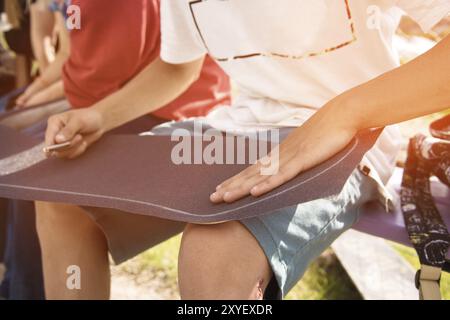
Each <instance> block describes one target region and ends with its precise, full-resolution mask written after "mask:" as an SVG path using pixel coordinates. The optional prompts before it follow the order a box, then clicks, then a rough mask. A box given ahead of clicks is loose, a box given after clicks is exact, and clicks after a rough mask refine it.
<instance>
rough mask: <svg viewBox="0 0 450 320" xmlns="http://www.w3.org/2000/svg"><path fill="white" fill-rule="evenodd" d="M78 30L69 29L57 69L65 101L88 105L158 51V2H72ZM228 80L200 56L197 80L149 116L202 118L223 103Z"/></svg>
mask: <svg viewBox="0 0 450 320" xmlns="http://www.w3.org/2000/svg"><path fill="white" fill-rule="evenodd" d="M71 4H74V5H78V6H79V7H80V12H81V29H79V30H71V31H70V43H71V54H70V58H69V59H68V61H67V62H66V64H65V65H64V68H63V79H64V88H65V92H66V97H67V99H68V100H69V102H70V103H71V105H72V107H74V108H84V107H89V106H91V105H93V104H95V103H96V102H98V101H99V100H101V99H103V98H105V97H107V96H108V95H110V94H112V93H114V92H115V91H117V90H119V89H120V88H122V87H123V86H124V85H125V84H126V83H127V82H128V81H130V80H131V79H132V78H134V77H135V76H136V75H137V74H138V73H139V72H140V71H141V70H142V69H144V68H145V67H146V66H148V65H149V64H150V63H151V62H152V61H153V60H154V59H156V58H157V57H158V56H159V53H160V17H159V0H133V1H123V0H108V1H106V2H105V1H100V0H72V2H71ZM229 92H230V85H229V80H228V77H227V76H226V75H225V74H224V73H223V71H222V70H221V69H220V68H219V67H218V66H217V65H216V63H215V62H214V61H213V60H212V59H210V58H209V57H208V58H206V60H205V64H204V67H203V71H202V74H201V77H200V79H199V80H198V81H197V82H195V83H194V84H193V85H192V86H191V87H190V88H189V90H188V91H186V92H185V93H184V94H183V95H182V96H180V97H179V98H178V99H176V100H175V101H174V102H172V103H170V104H169V105H167V106H165V107H163V108H162V109H159V110H157V111H156V112H154V113H153V114H154V115H156V116H158V117H161V118H164V119H168V120H181V119H185V118H188V117H193V116H202V115H205V114H206V113H207V112H208V111H209V110H210V109H211V108H213V107H215V106H216V105H218V104H221V103H226V102H228V101H229Z"/></svg>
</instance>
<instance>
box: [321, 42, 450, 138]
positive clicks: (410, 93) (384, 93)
mask: <svg viewBox="0 0 450 320" xmlns="http://www.w3.org/2000/svg"><path fill="white" fill-rule="evenodd" d="M331 105H335V106H334V107H330V108H332V109H336V110H333V111H331V110H329V112H333V113H335V114H337V113H338V112H337V111H338V110H337V109H340V105H342V108H344V109H345V110H346V112H345V114H344V113H342V112H341V114H342V116H343V117H344V119H343V120H344V121H346V122H348V123H349V125H352V126H354V127H355V129H357V130H360V129H365V128H372V127H382V126H386V125H389V124H393V123H398V122H401V121H406V120H409V119H412V118H416V117H420V116H423V115H426V114H430V113H434V112H438V111H442V110H445V109H447V108H450V36H447V37H446V38H445V39H443V40H442V41H441V42H440V43H439V44H437V45H436V46H435V47H434V48H433V49H431V50H430V51H428V52H427V53H425V54H423V55H422V56H420V57H418V58H417V59H415V60H413V61H411V62H409V63H407V64H405V65H403V66H402V67H400V68H397V69H395V70H392V71H390V72H388V73H385V74H384V75H382V76H380V77H378V78H376V79H374V80H372V81H370V82H368V83H365V84H363V85H361V86H359V87H356V88H354V89H352V90H350V91H348V92H346V93H344V94H343V95H342V96H341V97H338V98H337V99H336V101H335V102H332V103H331Z"/></svg>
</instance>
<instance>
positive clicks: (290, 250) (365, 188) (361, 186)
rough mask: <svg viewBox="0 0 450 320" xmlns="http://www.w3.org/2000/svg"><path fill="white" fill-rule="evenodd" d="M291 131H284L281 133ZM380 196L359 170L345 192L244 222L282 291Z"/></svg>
mask: <svg viewBox="0 0 450 320" xmlns="http://www.w3.org/2000/svg"><path fill="white" fill-rule="evenodd" d="M193 123H194V120H187V121H184V122H178V123H175V122H174V123H166V124H162V125H160V126H158V127H156V128H154V129H153V130H152V134H155V135H167V134H170V133H171V132H172V131H173V130H174V129H177V128H183V129H186V130H191V129H192V128H193ZM286 134H287V132H280V136H281V137H282V136H284V135H286ZM377 198H378V191H377V184H376V182H375V181H374V180H372V178H370V177H368V176H366V175H365V174H363V173H362V172H361V171H360V170H359V169H356V170H355V171H354V172H353V173H352V175H351V176H350V178H349V179H348V180H347V182H346V184H345V186H344V188H343V189H342V191H341V193H340V194H338V195H334V196H331V197H328V198H324V199H319V200H315V201H311V202H308V203H303V204H299V205H297V206H293V207H288V208H284V209H280V210H277V211H275V212H272V213H269V214H267V215H264V216H260V217H257V218H251V219H247V220H244V221H241V222H242V223H243V224H244V225H245V226H246V227H247V228H248V230H250V232H251V233H252V234H253V236H254V237H255V238H256V239H257V240H258V242H259V244H260V246H261V247H262V248H263V250H264V252H265V254H266V256H267V259H268V261H269V262H270V265H271V267H272V270H273V273H274V276H275V278H276V280H277V283H278V286H279V289H280V290H281V294H282V295H283V296H284V295H286V294H287V293H288V292H289V291H290V290H291V289H292V288H293V286H294V285H295V284H296V283H297V282H298V281H299V280H300V278H301V277H302V276H303V274H304V273H305V271H306V269H307V268H308V266H309V264H310V263H311V262H312V261H313V260H315V259H316V258H317V257H318V256H319V255H320V254H321V253H322V252H323V251H324V250H326V249H327V248H328V247H329V246H330V245H331V244H332V243H333V242H334V240H336V239H337V238H338V237H339V236H340V235H341V234H342V233H343V232H345V231H346V230H348V229H349V228H350V227H351V226H352V225H353V224H354V223H355V222H356V221H357V219H358V217H359V209H360V207H361V205H363V204H364V203H366V202H368V201H372V200H375V199H377Z"/></svg>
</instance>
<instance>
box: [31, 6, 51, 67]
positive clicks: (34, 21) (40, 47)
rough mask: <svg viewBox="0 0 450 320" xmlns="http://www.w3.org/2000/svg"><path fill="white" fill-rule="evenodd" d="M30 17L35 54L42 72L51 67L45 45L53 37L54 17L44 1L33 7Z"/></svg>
mask: <svg viewBox="0 0 450 320" xmlns="http://www.w3.org/2000/svg"><path fill="white" fill-rule="evenodd" d="M30 16H31V43H32V47H33V53H34V55H35V57H36V60H37V61H38V65H39V70H40V71H41V72H42V71H43V70H45V69H46V68H47V66H48V65H49V61H48V58H47V55H46V52H45V44H44V43H45V39H46V38H47V37H51V36H52V32H53V26H54V16H53V13H52V12H50V11H49V10H48V9H47V8H46V5H45V4H44V3H42V1H38V2H36V3H34V4H32V5H31V7H30Z"/></svg>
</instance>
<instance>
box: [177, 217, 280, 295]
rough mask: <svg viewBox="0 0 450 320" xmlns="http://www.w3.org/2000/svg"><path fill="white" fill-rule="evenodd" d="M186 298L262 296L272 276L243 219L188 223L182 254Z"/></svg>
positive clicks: (181, 277)
mask: <svg viewBox="0 0 450 320" xmlns="http://www.w3.org/2000/svg"><path fill="white" fill-rule="evenodd" d="M178 272H179V284H180V294H181V298H182V299H189V300H190V299H194V300H197V299H226V300H229V299H230V300H234V299H252V300H255V299H262V298H263V295H264V291H265V289H266V287H267V285H268V284H269V281H270V279H271V277H272V270H271V268H270V265H269V263H268V261H267V258H266V256H265V255H264V252H263V250H262V249H261V247H260V246H259V243H258V242H257V241H256V239H255V238H254V237H253V235H252V234H251V233H250V232H249V231H248V230H247V228H245V227H244V226H243V225H242V224H241V223H239V222H228V223H224V224H220V225H204V226H201V225H188V226H187V228H186V230H185V232H184V234H183V240H182V244H181V251H180V257H179V270H178Z"/></svg>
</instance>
